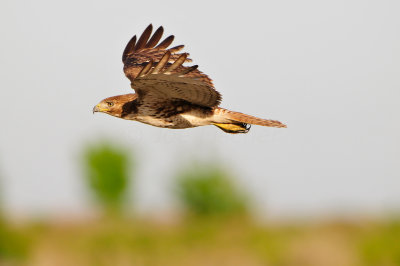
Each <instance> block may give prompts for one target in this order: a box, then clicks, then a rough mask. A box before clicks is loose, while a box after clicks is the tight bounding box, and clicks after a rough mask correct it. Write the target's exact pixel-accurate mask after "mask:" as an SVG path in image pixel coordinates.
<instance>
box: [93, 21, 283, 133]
mask: <svg viewBox="0 0 400 266" xmlns="http://www.w3.org/2000/svg"><path fill="white" fill-rule="evenodd" d="M152 31H153V26H152V25H151V24H150V25H149V26H148V27H147V28H146V29H145V30H144V32H143V34H142V35H141V36H140V38H138V40H137V38H136V35H135V36H133V37H132V39H131V40H130V41H129V42H128V44H127V45H126V48H125V50H124V52H123V54H122V62H123V63H124V72H125V75H126V77H127V78H128V79H130V81H131V87H132V89H134V90H135V93H130V94H125V95H118V96H113V97H109V98H106V99H104V100H102V101H101V102H100V103H99V104H97V105H96V106H95V107H94V108H93V113H94V112H102V113H106V114H109V115H112V116H115V117H118V118H122V119H127V120H133V121H138V122H142V123H145V124H149V125H152V126H156V127H162V128H192V127H198V126H206V125H214V126H217V127H218V128H220V129H222V130H223V131H225V132H227V133H247V132H249V129H250V125H260V126H267V127H280V128H282V127H286V125H284V124H282V123H281V122H279V121H275V120H267V119H261V118H258V117H254V116H251V115H247V114H243V113H239V112H234V111H230V110H227V109H224V108H221V107H219V104H220V102H221V94H220V93H219V92H218V91H217V90H216V89H215V88H214V85H213V83H212V80H211V79H210V78H209V77H208V76H207V75H206V74H204V73H203V72H201V71H200V70H198V66H197V65H194V66H183V64H184V63H185V62H191V61H192V60H191V59H190V58H188V55H189V54H188V53H181V52H180V51H181V50H182V48H183V47H184V46H183V45H178V46H175V47H172V48H168V47H169V46H170V44H171V43H172V41H173V40H174V36H173V35H170V36H168V37H167V38H165V39H164V40H163V41H161V42H160V40H161V38H162V35H163V32H164V29H163V27H159V28H158V29H157V30H156V31H155V32H154V34H153V35H152V34H151V33H152Z"/></svg>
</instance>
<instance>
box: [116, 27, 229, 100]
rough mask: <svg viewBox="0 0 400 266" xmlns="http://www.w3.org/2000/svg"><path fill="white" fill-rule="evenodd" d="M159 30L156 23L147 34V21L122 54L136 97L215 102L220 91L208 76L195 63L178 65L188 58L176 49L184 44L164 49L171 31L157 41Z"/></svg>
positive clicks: (140, 98)
mask: <svg viewBox="0 0 400 266" xmlns="http://www.w3.org/2000/svg"><path fill="white" fill-rule="evenodd" d="M163 31H164V30H163V28H162V27H159V28H158V29H157V30H156V32H155V33H154V34H153V36H151V32H152V25H151V24H150V25H149V26H148V27H147V28H146V29H145V31H144V32H143V34H142V35H141V36H140V38H139V40H138V41H137V42H136V36H134V37H133V38H132V39H131V40H130V41H129V43H128V44H127V46H126V48H125V50H124V53H123V55H122V61H123V63H124V72H125V75H126V76H127V77H128V78H129V79H130V80H131V83H132V84H131V86H132V88H133V89H134V90H135V91H136V92H137V93H138V94H139V100H145V99H144V98H145V97H146V99H148V100H149V99H150V98H151V99H152V100H153V101H162V100H164V101H165V100H171V99H182V100H186V101H188V102H191V103H194V104H198V105H202V106H208V107H213V106H217V105H218V104H219V102H220V101H221V95H220V94H219V92H217V91H216V90H215V89H214V85H213V83H212V80H211V79H210V78H209V77H208V76H207V75H206V74H204V73H202V72H201V71H199V70H198V69H197V66H191V67H186V66H183V65H182V64H183V63H185V62H190V61H191V60H190V59H189V58H188V54H187V53H178V52H179V51H180V50H181V49H182V48H183V47H184V46H183V45H179V46H175V47H173V48H169V49H168V46H169V45H170V44H171V43H172V41H173V39H174V36H173V35H171V36H169V37H167V38H166V39H165V40H164V41H162V42H161V43H160V44H158V42H159V41H160V39H161V37H162V34H163ZM150 36H151V37H150ZM157 44H158V45H157ZM156 45H157V46H156Z"/></svg>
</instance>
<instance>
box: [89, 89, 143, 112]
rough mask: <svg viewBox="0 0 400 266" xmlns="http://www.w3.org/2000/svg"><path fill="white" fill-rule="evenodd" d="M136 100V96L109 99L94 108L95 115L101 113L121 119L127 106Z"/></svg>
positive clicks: (128, 95)
mask: <svg viewBox="0 0 400 266" xmlns="http://www.w3.org/2000/svg"><path fill="white" fill-rule="evenodd" d="M135 99H136V95H135V94H125V95H118V96H112V97H108V98H105V99H104V100H102V101H101V102H99V103H98V104H97V105H96V106H95V107H93V113H95V112H101V113H106V114H109V115H112V116H116V117H121V116H122V114H123V112H124V111H126V110H125V109H126V105H127V104H129V103H130V102H132V101H133V100H135Z"/></svg>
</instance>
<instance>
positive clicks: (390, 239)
mask: <svg viewBox="0 0 400 266" xmlns="http://www.w3.org/2000/svg"><path fill="white" fill-rule="evenodd" d="M359 247H360V252H361V256H362V258H363V263H364V265H371V266H373V265H400V220H398V219H393V220H391V221H389V222H386V223H385V224H384V225H378V226H375V227H372V228H371V229H370V230H369V232H368V234H365V235H363V236H362V237H361V241H360V245H359Z"/></svg>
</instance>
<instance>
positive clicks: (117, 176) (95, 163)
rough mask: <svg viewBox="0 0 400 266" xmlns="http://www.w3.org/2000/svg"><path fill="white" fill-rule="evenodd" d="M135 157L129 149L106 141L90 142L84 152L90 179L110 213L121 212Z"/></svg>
mask: <svg viewBox="0 0 400 266" xmlns="http://www.w3.org/2000/svg"><path fill="white" fill-rule="evenodd" d="M131 159H132V158H131V156H130V153H129V152H128V151H127V150H126V149H124V148H121V147H119V146H117V145H115V144H111V143H109V142H104V141H103V142H100V143H98V144H94V145H93V144H92V145H89V146H88V147H87V148H86V150H85V152H84V164H85V174H86V179H87V181H88V184H89V186H90V188H91V190H92V192H93V194H94V195H95V197H96V199H97V200H98V201H99V202H100V204H101V205H102V207H103V208H104V209H105V211H106V212H107V213H119V212H120V211H121V208H122V206H123V202H124V199H125V196H126V195H125V194H126V190H127V186H128V183H129V182H130V178H129V177H130V170H131V169H132V168H133V164H132V163H133V162H132V160H131Z"/></svg>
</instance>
